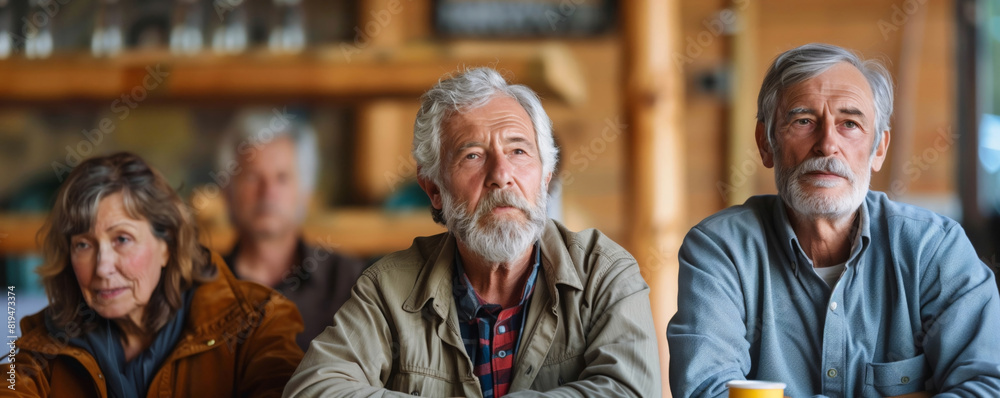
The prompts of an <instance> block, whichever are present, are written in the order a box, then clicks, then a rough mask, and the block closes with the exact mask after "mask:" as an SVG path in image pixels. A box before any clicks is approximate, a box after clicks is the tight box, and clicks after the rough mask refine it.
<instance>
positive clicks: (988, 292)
mask: <svg viewBox="0 0 1000 398" xmlns="http://www.w3.org/2000/svg"><path fill="white" fill-rule="evenodd" d="M858 227H859V228H860V232H861V239H860V241H859V242H855V244H854V245H853V249H852V252H851V255H850V258H849V260H848V261H847V264H846V269H845V271H844V274H843V275H842V276H841V279H840V281H839V282H838V283H837V284H836V285H835V286H833V287H832V288H831V287H829V286H827V284H826V283H825V282H824V281H823V280H822V279H821V278H820V277H819V276H818V275H817V274H816V272H815V271H814V270H813V268H812V261H810V260H809V258H808V257H806V255H805V254H804V252H803V250H802V248H801V247H800V246H799V243H798V240H797V239H796V237H795V232H794V231H793V230H792V227H791V225H790V224H789V222H788V218H787V215H786V213H785V206H784V203H783V202H782V201H781V199H780V198H778V197H776V196H773V195H768V196H755V197H752V198H750V199H748V200H747V201H746V202H745V203H744V204H743V205H741V206H735V207H732V208H729V209H726V210H724V211H722V212H719V213H718V214H715V215H713V216H711V217H709V218H707V219H705V220H704V221H702V222H701V223H700V224H698V225H697V226H695V227H694V228H693V229H692V230H691V231H690V232H689V233H688V235H687V237H685V239H684V243H683V245H682V246H681V250H680V255H679V258H680V275H679V291H678V303H677V307H678V311H677V314H676V315H675V316H674V317H673V319H671V321H670V324H669V326H668V327H667V339H668V342H669V347H670V388H671V391H672V392H673V396H674V397H690V396H695V397H720V396H721V397H724V396H725V395H726V387H725V383H726V382H727V381H730V380H742V379H753V380H769V381H779V382H783V383H786V384H787V388H786V389H785V395H787V396H791V397H802V396H829V397H861V396H864V397H875V396H893V395H899V394H906V393H911V392H916V391H924V390H930V391H934V392H938V393H942V395H939V396H943V397H1000V298H998V295H997V285H996V284H995V283H994V275H993V273H992V272H991V271H990V270H989V268H987V267H986V265H985V264H983V263H982V261H980V260H979V258H978V257H976V253H975V251H974V250H973V248H972V245H971V244H970V242H969V239H968V238H967V237H966V235H965V231H964V230H963V229H962V227H961V226H960V225H958V223H956V222H955V221H953V220H951V219H948V218H945V217H942V216H939V215H937V214H934V213H932V212H930V211H927V210H923V209H920V208H917V207H913V206H908V205H904V204H900V203H895V202H892V201H890V200H889V199H888V198H887V197H886V195H885V194H883V193H880V192H869V193H868V195H867V197H866V198H865V202H864V203H863V204H862V206H861V209H860V219H859V224H858Z"/></svg>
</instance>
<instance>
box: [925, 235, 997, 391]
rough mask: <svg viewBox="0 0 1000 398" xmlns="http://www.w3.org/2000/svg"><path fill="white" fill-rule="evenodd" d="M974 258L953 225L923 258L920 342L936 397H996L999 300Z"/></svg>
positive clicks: (989, 274) (990, 275)
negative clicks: (936, 390)
mask: <svg viewBox="0 0 1000 398" xmlns="http://www.w3.org/2000/svg"><path fill="white" fill-rule="evenodd" d="M931 247H933V245H932V246H931ZM975 253H976V252H975V249H973V247H972V244H971V243H970V242H969V240H968V238H967V237H966V235H965V232H964V230H963V229H962V228H961V226H958V225H955V226H953V227H952V228H951V229H950V230H948V231H947V232H946V234H945V236H944V238H943V239H942V241H941V242H940V244H938V245H936V249H931V251H929V252H928V253H926V254H927V256H928V257H925V258H930V261H929V262H928V263H926V264H924V267H923V275H921V286H920V289H921V300H922V302H921V318H922V320H923V331H922V332H923V333H924V338H923V341H922V343H923V348H924V352H925V354H926V357H927V361H928V362H929V365H930V367H931V370H932V372H933V380H934V385H935V386H936V387H937V388H939V391H938V392H939V393H940V395H937V396H938V397H1000V298H998V294H997V287H996V283H995V281H994V277H995V276H994V275H993V273H992V271H990V270H989V268H987V267H986V265H985V264H983V263H982V261H980V260H979V258H977V257H976V255H975Z"/></svg>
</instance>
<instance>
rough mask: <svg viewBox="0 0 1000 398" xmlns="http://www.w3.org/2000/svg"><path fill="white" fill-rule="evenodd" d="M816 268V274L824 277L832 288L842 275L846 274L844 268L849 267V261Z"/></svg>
mask: <svg viewBox="0 0 1000 398" xmlns="http://www.w3.org/2000/svg"><path fill="white" fill-rule="evenodd" d="M813 269H814V270H816V275H819V277H820V278H823V280H824V281H826V284H827V285H829V286H830V288H831V289H832V288H833V287H834V286H836V285H837V281H839V280H840V276H841V275H843V274H844V270H845V269H847V263H840V264H837V265H834V266H831V267H823V268H813Z"/></svg>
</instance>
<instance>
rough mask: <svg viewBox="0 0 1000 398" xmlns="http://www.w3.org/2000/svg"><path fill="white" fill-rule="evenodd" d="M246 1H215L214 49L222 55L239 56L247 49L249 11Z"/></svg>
mask: <svg viewBox="0 0 1000 398" xmlns="http://www.w3.org/2000/svg"><path fill="white" fill-rule="evenodd" d="M244 3H245V1H244V0H214V2H213V4H212V9H213V10H215V18H214V21H215V29H214V30H213V32H212V49H213V50H214V51H215V52H217V53H221V54H237V53H241V52H243V51H244V50H246V48H247V41H248V40H249V33H248V29H247V10H246V8H247V7H246V4H244Z"/></svg>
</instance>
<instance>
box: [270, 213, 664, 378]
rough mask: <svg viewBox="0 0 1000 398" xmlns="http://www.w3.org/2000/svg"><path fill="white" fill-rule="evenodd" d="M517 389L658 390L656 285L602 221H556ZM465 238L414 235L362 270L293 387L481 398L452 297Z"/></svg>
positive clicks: (546, 241) (548, 230)
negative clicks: (458, 247) (586, 224)
mask: <svg viewBox="0 0 1000 398" xmlns="http://www.w3.org/2000/svg"><path fill="white" fill-rule="evenodd" d="M541 250H542V267H541V269H540V270H539V274H538V279H537V280H536V282H535V283H536V285H535V289H534V292H533V293H532V298H531V303H530V307H529V308H528V313H527V319H526V320H525V324H524V331H523V332H522V334H521V343H520V347H519V348H518V351H517V353H516V354H515V355H516V356H515V358H514V368H513V371H514V376H513V380H512V383H511V387H510V394H508V396H542V395H551V396H566V397H569V396H586V397H659V396H660V390H661V386H660V365H659V359H658V357H657V352H658V350H657V343H656V331H655V330H654V328H653V321H652V314H651V312H650V306H649V287H648V286H647V285H646V283H645V282H644V281H643V279H642V276H640V274H639V267H638V265H637V264H636V262H635V259H633V258H632V256H631V255H630V254H629V253H628V252H627V251H625V249H623V248H622V247H621V246H619V245H618V244H616V243H614V242H613V241H611V239H608V238H607V237H606V236H604V235H603V234H601V233H600V232H598V231H597V230H593V229H590V230H586V231H583V232H580V233H575V232H571V231H569V230H567V229H566V227H564V226H563V225H561V224H559V223H558V222H555V221H551V220H550V221H548V222H547V224H546V226H545V230H544V232H543V233H542V239H541ZM454 254H455V238H454V237H453V235H452V234H451V233H443V234H439V235H435V236H431V237H422V238H417V239H415V240H414V242H413V245H412V246H411V247H410V248H409V249H406V250H404V251H401V252H396V253H393V254H390V255H388V256H386V257H385V258H383V259H382V260H380V261H379V262H377V263H376V264H375V265H373V266H371V267H370V268H369V269H368V270H366V271H365V272H364V274H362V276H361V278H360V279H359V280H358V283H357V285H355V286H354V289H353V291H352V293H351V298H350V300H348V301H347V303H345V304H344V306H343V307H341V309H340V311H338V312H337V314H336V316H335V317H334V319H333V320H334V322H333V325H332V326H330V327H328V328H327V329H326V331H324V332H323V333H322V334H320V335H319V337H317V338H316V339H315V340H313V342H312V344H311V345H310V347H309V350H308V351H307V352H306V355H305V358H304V359H303V360H302V363H301V364H300V365H299V367H298V369H297V370H296V371H295V374H294V375H293V376H292V379H291V380H290V381H289V383H288V385H287V386H286V388H285V393H284V395H285V396H286V397H288V396H295V397H300V396H303V397H313V396H323V397H359V396H374V397H382V396H404V395H421V396H431V397H446V396H463V397H481V396H482V392H481V391H482V390H481V389H480V387H479V380H478V379H477V378H476V376H475V375H473V373H472V362H471V360H470V359H469V356H468V354H467V353H466V351H465V346H464V345H463V343H462V336H461V335H460V333H459V328H458V316H457V314H456V311H455V308H454V307H455V300H454V298H453V296H452V272H453V270H454V266H453V263H452V262H453V260H454Z"/></svg>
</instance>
